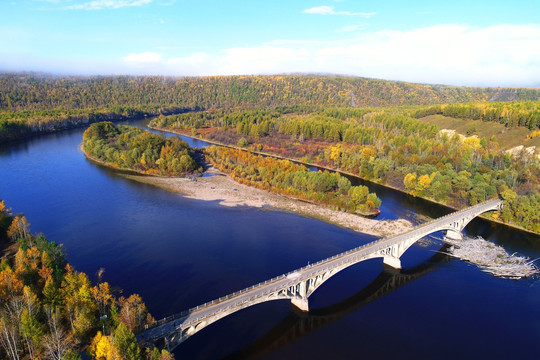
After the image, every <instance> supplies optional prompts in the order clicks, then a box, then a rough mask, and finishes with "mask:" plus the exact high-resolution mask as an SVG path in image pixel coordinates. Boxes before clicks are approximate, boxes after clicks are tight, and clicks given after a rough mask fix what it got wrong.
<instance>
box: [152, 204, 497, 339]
mask: <svg viewBox="0 0 540 360" xmlns="http://www.w3.org/2000/svg"><path fill="white" fill-rule="evenodd" d="M499 201H500V200H499ZM493 202H495V200H494V199H492V200H487V201H485V202H483V203H481V204H477V205H474V206H471V207H469V208H466V209H462V210H458V211H456V212H453V213H450V214H447V215H444V216H442V217H439V218H435V219H431V220H430V221H428V222H425V223H423V224H420V225H418V226H416V227H414V228H412V229H410V230H408V231H406V232H404V233H401V234H398V235H393V236H390V237H385V238H382V239H379V240H375V241H372V242H370V243H367V244H363V245H360V246H358V247H355V248H353V249H350V250H347V251H344V252H341V253H339V254H336V255H334V256H332V257H329V258H326V259H323V260H319V261H317V262H315V263H312V264H309V265H306V266H304V267H301V268H298V269H295V270H292V271H289V272H288V273H286V274H283V275H278V276H275V277H273V278H271V279H268V280H265V281H262V282H260V283H258V284H255V285H252V286H250V287H247V288H244V289H242V290H239V291H236V292H234V293H231V294H228V295H225V296H222V297H220V298H218V299H215V300H211V301H208V302H206V303H204V304H201V305H198V306H195V307H193V308H190V309H188V310H185V311H182V312H180V313H177V314H174V315H171V316H168V317H166V318H163V319H161V320H158V321H156V322H155V323H154V324H152V325H150V326H148V327H147V328H145V329H141V330H148V329H152V328H155V327H157V326H160V325H163V324H166V323H168V322H170V321H173V320H176V319H180V318H183V317H185V316H188V315H190V314H192V313H194V312H196V311H198V310H201V309H204V308H207V307H209V306H212V305H216V304H219V303H222V302H224V301H227V300H230V299H232V298H234V297H237V296H241V295H244V294H246V293H248V292H250V291H252V290H253V289H255V288H258V287H262V286H265V285H268V284H270V283H272V282H275V281H278V280H283V279H286V278H287V277H288V276H289V275H292V274H294V273H298V272H303V271H307V270H309V269H313V268H315V267H319V266H321V265H323V264H324V263H328V262H331V261H333V260H336V259H338V258H341V257H345V256H347V255H350V254H352V253H356V252H360V251H361V250H363V249H364V248H367V247H370V248H371V247H374V249H372V250H370V251H371V252H376V251H380V250H383V249H386V248H388V246H392V245H394V243H399V242H401V241H403V238H408V237H410V236H411V234H412V233H414V232H420V231H426V230H431V229H433V228H434V227H435V223H439V222H441V221H442V220H444V219H447V218H450V217H459V215H462V214H464V213H467V212H469V211H472V210H473V209H475V210H478V209H484V208H489V207H491V206H492V203H493ZM389 241H390V242H391V243H390V244H389ZM383 243H384V244H383ZM337 266H339V265H337ZM332 268H334V267H332ZM325 270H327V269H325ZM311 275H312V274H311ZM294 280H296V279H294Z"/></svg>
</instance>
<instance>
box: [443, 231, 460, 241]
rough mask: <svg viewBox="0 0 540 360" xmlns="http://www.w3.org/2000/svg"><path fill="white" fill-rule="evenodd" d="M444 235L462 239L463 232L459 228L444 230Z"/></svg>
mask: <svg viewBox="0 0 540 360" xmlns="http://www.w3.org/2000/svg"><path fill="white" fill-rule="evenodd" d="M444 237H445V238H447V239H450V240H463V233H462V232H461V231H459V230H446V234H445V235H444Z"/></svg>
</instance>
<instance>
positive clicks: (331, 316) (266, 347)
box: [224, 245, 455, 360]
mask: <svg viewBox="0 0 540 360" xmlns="http://www.w3.org/2000/svg"><path fill="white" fill-rule="evenodd" d="M448 248H449V245H444V246H443V247H442V248H440V249H439V251H438V252H437V253H436V254H435V255H433V256H432V257H431V258H430V259H428V260H426V261H425V262H423V263H422V264H420V265H418V266H415V267H413V268H411V269H408V270H404V269H401V270H397V269H394V268H392V267H390V266H385V268H384V270H383V271H382V272H381V273H380V274H379V275H378V276H377V277H376V278H375V279H374V280H373V281H372V282H371V283H370V284H369V285H367V286H366V287H365V288H363V289H362V290H360V291H359V292H357V293H356V294H354V295H352V296H350V297H349V298H347V299H345V300H343V301H341V302H339V303H337V304H333V305H330V306H327V307H324V308H320V309H312V310H310V311H309V312H300V311H293V312H291V313H289V314H288V315H287V316H286V317H285V318H284V319H283V320H282V321H281V322H280V323H279V324H277V325H276V326H274V328H273V329H271V330H270V331H268V332H267V333H266V334H265V335H263V336H261V337H260V338H259V339H258V340H256V341H254V342H253V343H251V344H249V345H247V346H246V347H244V348H243V349H241V350H239V351H236V352H234V353H232V354H230V355H228V356H226V357H225V358H224V359H226V360H233V359H260V358H264V357H265V356H268V355H270V354H272V353H273V352H274V351H277V350H279V349H281V348H284V347H286V346H287V345H289V344H292V343H294V342H296V341H297V340H299V339H300V338H302V337H304V336H306V335H309V334H310V333H313V332H315V331H317V330H319V329H321V328H323V327H325V326H327V325H329V324H331V323H333V322H334V321H337V320H339V319H341V318H344V317H346V316H347V315H349V314H351V313H353V312H355V311H357V310H358V309H360V308H362V307H363V306H365V305H367V304H369V303H371V302H373V301H375V300H377V299H379V298H381V297H383V296H385V295H388V294H390V293H391V292H393V291H395V290H397V289H399V288H401V287H403V286H405V285H407V284H409V283H411V282H412V281H414V280H416V279H418V278H420V277H422V276H424V275H426V274H428V273H429V272H431V271H432V270H434V269H436V268H437V267H438V266H439V265H440V264H443V263H446V262H449V261H452V260H454V259H455V258H453V257H451V256H449V255H446V254H445V253H446V252H447V250H448Z"/></svg>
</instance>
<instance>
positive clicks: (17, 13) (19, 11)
mask: <svg viewBox="0 0 540 360" xmlns="http://www.w3.org/2000/svg"><path fill="white" fill-rule="evenodd" d="M0 71H36V72H46V73H53V74H68V75H111V74H115V75H116V74H118V75H167V76H208V75H255V74H289V73H316V74H338V75H352V76H361V77H368V78H376V79H386V80H400V81H409V82H416V83H429V84H447V85H465V86H527V87H540V0H512V1H508V0H489V1H484V0H466V1H463V0H452V1H449V0H446V1H438V0H424V1H407V0H373V1H372V0H362V1H355V0H0Z"/></svg>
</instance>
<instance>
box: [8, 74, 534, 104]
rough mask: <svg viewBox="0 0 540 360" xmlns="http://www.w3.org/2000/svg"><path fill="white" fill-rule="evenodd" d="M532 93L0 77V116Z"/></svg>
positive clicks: (310, 78) (317, 82) (305, 80)
mask: <svg viewBox="0 0 540 360" xmlns="http://www.w3.org/2000/svg"><path fill="white" fill-rule="evenodd" d="M539 99H540V89H537V88H480V87H456V86H445V85H422V84H415V83H407V82H395V81H386V80H375V79H367V78H360V77H345V76H329V75H327V76H320V75H256V76H213V77H182V78H175V77H161V76H95V77H76V76H68V77H66V76H49V75H44V74H36V73H5V74H2V75H0V110H10V111H18V110H59V109H62V110H74V109H87V108H104V107H110V106H149V105H158V106H178V107H189V108H204V109H208V108H220V107H237V106H241V107H261V106H265V107H268V106H269V107H274V106H291V105H309V106H355V107H367V106H369V107H373V106H399V105H429V104H444V103H456V102H484V101H514V100H539Z"/></svg>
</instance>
